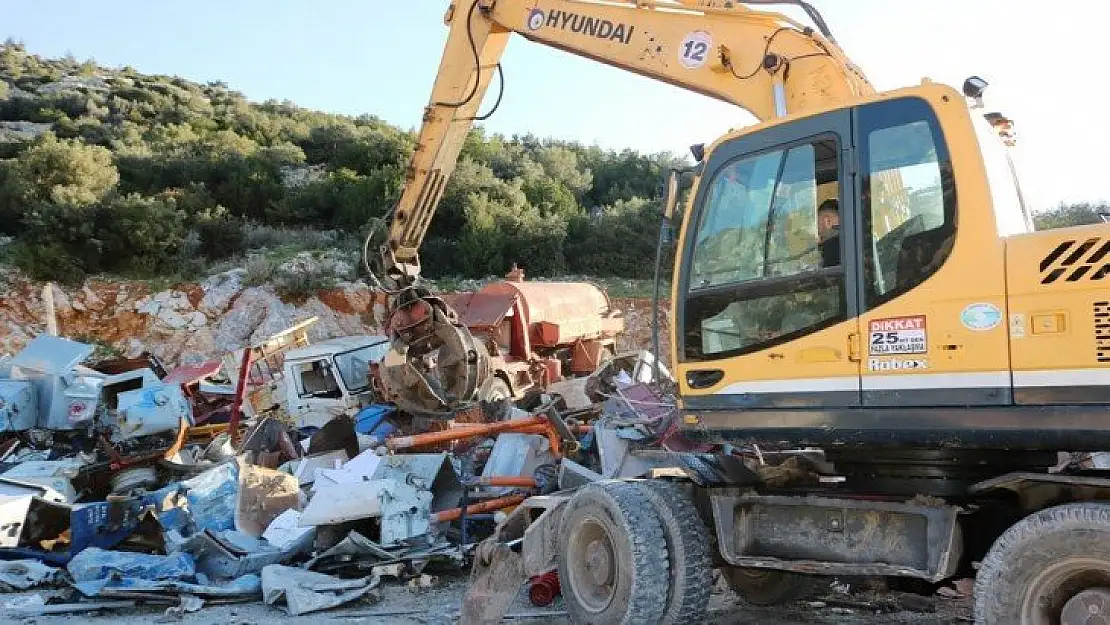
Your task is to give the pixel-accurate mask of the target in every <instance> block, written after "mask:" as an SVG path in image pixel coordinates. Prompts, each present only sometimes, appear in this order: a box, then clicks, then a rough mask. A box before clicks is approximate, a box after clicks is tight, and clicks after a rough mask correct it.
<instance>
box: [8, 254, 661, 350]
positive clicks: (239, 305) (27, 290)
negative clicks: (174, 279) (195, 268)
mask: <svg viewBox="0 0 1110 625" xmlns="http://www.w3.org/2000/svg"><path fill="white" fill-rule="evenodd" d="M318 265H319V261H318V260H315V259H313V258H312V257H311V256H310V255H308V254H302V255H298V256H297V257H294V258H293V259H292V260H290V261H287V262H286V263H284V264H282V265H281V266H280V267H279V268H278V273H279V275H280V273H281V272H283V271H289V272H304V271H307V272H313V271H318ZM2 273H3V274H5V275H6V276H7V277H5V278H3V279H0V357H2V356H3V355H4V354H13V353H15V352H18V351H19V350H20V349H22V347H23V346H24V345H25V344H26V343H27V342H28V341H29V340H31V339H32V338H34V337H35V336H36V335H38V334H40V333H42V332H43V331H44V329H45V327H46V326H45V319H46V304H45V302H44V297H43V296H44V290H45V289H44V287H45V285H44V284H43V283H40V282H35V281H33V280H30V279H28V278H27V277H26V276H23V275H21V274H19V273H18V272H16V271H11V270H5V271H3V272H2ZM248 278H249V276H248V270H246V269H231V270H228V271H225V272H223V273H219V274H216V275H212V276H209V277H208V278H206V279H204V280H202V281H199V282H190V283H181V284H175V285H170V286H168V287H165V288H160V287H155V286H152V285H151V284H150V283H148V282H140V281H110V280H106V279H90V280H87V281H85V282H84V283H83V284H81V285H80V286H59V285H56V284H55V285H52V286H51V287H49V288H51V289H52V291H53V299H54V306H55V311H56V315H57V320H58V329H59V333H60V334H61V335H63V336H68V337H71V338H75V339H78V340H82V341H86V342H92V343H96V344H97V345H99V346H101V347H102V348H103V349H104V350H107V351H109V352H112V353H119V354H123V355H128V356H135V355H138V354H139V353H141V352H143V351H150V352H151V353H153V354H155V355H156V356H158V357H159V358H161V359H162V360H163V361H165V362H166V363H167V364H170V365H174V364H189V363H195V362H199V361H202V360H206V359H208V358H212V357H217V356H219V355H221V354H223V353H225V352H227V351H230V350H234V349H237V348H239V347H242V346H244V345H247V344H249V343H252V342H254V341H257V340H259V339H262V338H264V337H266V336H268V335H270V334H272V333H274V332H277V331H279V330H281V329H283V328H285V327H288V326H289V325H292V324H293V323H295V322H297V321H300V320H302V319H306V318H308V317H317V318H318V319H319V321H318V322H317V323H316V324H315V325H314V326H313V328H312V329H311V331H310V336H311V338H312V339H313V340H321V339H325V338H331V337H335V336H345V335H352V334H374V333H377V332H379V330H380V327H381V322H382V317H383V315H384V311H385V301H386V300H385V295H384V294H383V293H381V292H377V291H375V290H373V289H372V288H370V287H369V286H368V285H367V284H366V283H364V282H361V281H357V282H340V283H338V284H337V285H335V286H333V287H329V288H325V289H318V290H315V291H314V292H312V293H310V294H307V295H299V296H292V297H291V296H289V295H282V294H280V292H281V291H282V289H281V288H280V287H275V286H274V285H273V284H263V285H251V284H250V282H251V281H250V280H249V279H248ZM613 302H614V306H615V307H616V308H618V309H619V310H621V311H622V313H623V314H624V316H625V318H626V322H627V325H628V328H629V331H628V332H627V334H626V336H625V337H623V338H622V339H621V342H620V344H619V345H618V347H619V349H621V350H625V349H640V348H649V347H650V344H651V319H650V313H649V311H650V308H651V305H650V304H651V302H650V300H644V299H614V300H613ZM665 337H666V334H664V343H665V342H666V340H665ZM664 353H666V348H665V345H664Z"/></svg>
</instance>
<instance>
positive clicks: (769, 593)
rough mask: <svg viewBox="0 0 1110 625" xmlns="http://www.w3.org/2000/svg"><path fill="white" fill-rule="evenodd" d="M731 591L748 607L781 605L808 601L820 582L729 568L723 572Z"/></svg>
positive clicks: (759, 571) (770, 571) (750, 569)
mask: <svg viewBox="0 0 1110 625" xmlns="http://www.w3.org/2000/svg"><path fill="white" fill-rule="evenodd" d="M721 573H722V574H724V576H725V579H726V580H728V585H729V588H732V591H733V592H735V593H736V594H738V595H740V598H741V599H743V600H744V602H745V603H750V604H751V605H758V606H772V605H782V604H784V603H792V602H794V601H798V600H801V599H804V598H805V597H808V596H809V595H811V594H813V593H815V592H816V590H817V585H818V580H819V579H820V578H817V577H811V576H809V575H801V574H798V573H788V572H786V571H774V570H771V569H753V568H744V567H739V566H726V567H725V568H724V569H722V570H721Z"/></svg>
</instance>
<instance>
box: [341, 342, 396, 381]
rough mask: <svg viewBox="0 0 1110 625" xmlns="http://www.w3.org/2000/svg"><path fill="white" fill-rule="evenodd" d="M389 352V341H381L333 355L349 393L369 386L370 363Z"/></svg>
mask: <svg viewBox="0 0 1110 625" xmlns="http://www.w3.org/2000/svg"><path fill="white" fill-rule="evenodd" d="M387 352H389V342H388V341H382V342H381V343H374V344H373V345H367V346H366V347H360V348H358V349H352V350H351V351H348V352H342V353H339V354H336V355H335V366H336V368H337V369H339V375H340V376H341V377H342V378H343V384H344V385H346V387H347V390H348V391H349V392H351V393H357V392H359V391H363V390H365V389H367V388H369V386H370V364H371V363H375V362H378V361H380V360H381V359H382V358H384V357H385V355H386V353H387Z"/></svg>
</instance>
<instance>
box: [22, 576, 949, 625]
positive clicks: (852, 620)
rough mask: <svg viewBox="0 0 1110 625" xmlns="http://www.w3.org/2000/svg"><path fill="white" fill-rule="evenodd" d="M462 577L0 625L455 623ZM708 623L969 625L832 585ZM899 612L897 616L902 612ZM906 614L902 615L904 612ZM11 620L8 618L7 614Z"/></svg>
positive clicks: (921, 604)
mask: <svg viewBox="0 0 1110 625" xmlns="http://www.w3.org/2000/svg"><path fill="white" fill-rule="evenodd" d="M467 583H468V576H467V574H466V573H464V572H459V573H454V574H450V575H445V576H442V577H440V578H438V580H437V582H436V583H435V585H434V586H433V587H431V588H410V587H407V586H405V585H401V584H397V583H388V582H387V583H385V584H383V585H382V586H381V587H380V588H379V589H378V593H377V599H376V600H375V599H373V598H371V599H370V600H367V601H363V602H358V603H354V604H349V605H346V606H342V607H340V608H336V609H334V610H329V611H326V612H318V613H315V614H309V615H305V616H300V617H291V616H288V615H286V614H285V613H284V611H282V610H281V609H280V608H277V607H271V606H267V605H265V604H263V603H261V602H256V603H240V604H231V605H205V606H204V607H203V608H201V610H200V611H199V612H195V613H192V614H185V615H181V616H175V615H167V614H166V613H165V606H149V607H138V608H130V609H124V610H113V611H102V612H91V613H82V614H71V615H62V616H36V617H30V618H26V617H25V618H12V617H10V616H8V615H5V613H6V612H8V610H3V609H0V623H18V624H20V625H74V624H75V623H85V622H88V623H92V624H94V625H109V624H110V625H143V624H146V623H152V622H154V623H183V624H187V625H267V624H270V623H298V624H305V625H315V624H322V623H397V624H398V625H429V624H450V623H455V622H456V621H457V620H458V616H459V605H460V603H461V601H462V597H463V595H464V594H465V593H466V588H467ZM17 598H18V596H17V595H11V594H9V595H0V606H3V605H5V604H6V605H12V604H11V603H10V601H11V600H13V599H17ZM709 607H710V614H709V618H708V619H707V621H706V622H708V623H714V624H719V625H726V624H730V625H731V624H735V625H880V624H883V625H885V624H889V623H897V624H907V625H911V624H912V625H955V624H958V623H970V622H971V619H970V607H969V605H968V601H967V600H961V599H947V598H944V597H922V596H919V595H902V594H899V593H881V594H867V593H856V594H847V593H844V592H842V591H837V590H835V588H834V587H833V586H830V591H829V592H827V593H822V594H821V595H818V596H815V597H813V598H811V599H810V600H808V601H804V602H798V603H795V604H791V605H786V606H776V607H770V608H757V607H753V606H749V605H746V604H744V603H743V602H742V601H741V600H740V599H738V598H737V597H736V595H734V594H733V593H732V592H731V591H729V590H727V589H726V588H723V587H718V588H716V589H715V593H714V595H713V597H712V600H711V601H710V606H709ZM900 608H901V609H900ZM907 608H908V609H907ZM9 614H10V613H9ZM506 622H510V623H512V622H533V623H552V624H555V625H569V624H570V620H569V619H568V618H567V616H566V612H565V611H564V610H563V605H562V600H561V598H560V599H556V601H555V603H554V604H552V605H551V606H548V607H546V608H536V607H533V606H532V605H531V604H529V603H528V601H527V598H526V595H525V594H524V592H523V590H522V592H520V593H519V594H518V596H517V598H516V600H515V601H514V604H513V606H512V607H511V608H510V609H509V612H508V614H507V619H506Z"/></svg>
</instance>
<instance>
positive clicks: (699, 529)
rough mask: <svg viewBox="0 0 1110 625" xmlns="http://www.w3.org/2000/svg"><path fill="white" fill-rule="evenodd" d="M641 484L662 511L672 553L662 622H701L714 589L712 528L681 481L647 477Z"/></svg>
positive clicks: (673, 623) (679, 623)
mask: <svg viewBox="0 0 1110 625" xmlns="http://www.w3.org/2000/svg"><path fill="white" fill-rule="evenodd" d="M641 484H642V485H644V486H645V487H647V492H648V494H649V496H650V499H651V504H652V505H653V506H655V512H656V513H658V514H659V521H660V522H661V523H662V524H663V536H664V538H665V539H666V541H667V553H668V555H669V556H670V562H669V564H670V583H669V584H668V585H667V608H666V610H665V611H664V612H663V619H662V621H661V622H662V623H664V624H666V625H682V624H686V623H690V624H693V623H702V622H704V621H705V612H706V608H707V607H708V605H709V594H710V593H711V592H712V590H713V561H712V559H711V558H710V553H709V550H710V548H711V546H712V543H711V541H710V537H709V530H708V529H707V528H706V526H705V523H703V522H702V520H701V516H700V515H699V514H698V511H697V508H695V507H694V502H693V501H692V500H691V498H690V496H689V494H688V493H687V491H686V490H684V489H683V488H682V487H681V486H680V485H678V484H672V483H669V482H662V481H658V480H646V481H644V482H641Z"/></svg>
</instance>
